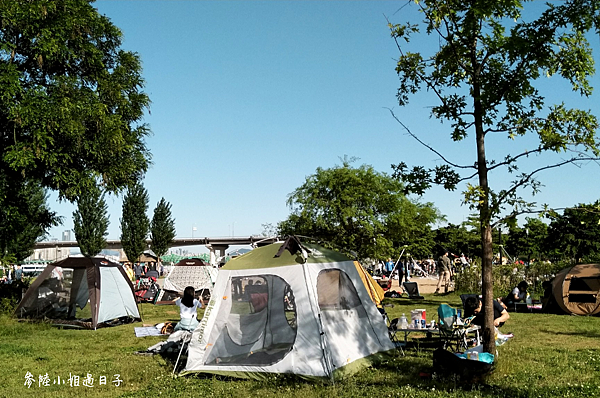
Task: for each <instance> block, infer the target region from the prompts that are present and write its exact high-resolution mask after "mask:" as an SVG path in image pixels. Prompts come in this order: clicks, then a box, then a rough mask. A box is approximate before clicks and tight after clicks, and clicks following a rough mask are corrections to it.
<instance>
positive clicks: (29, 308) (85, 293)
mask: <svg viewBox="0 0 600 398" xmlns="http://www.w3.org/2000/svg"><path fill="white" fill-rule="evenodd" d="M88 299H89V290H88V284H87V272H86V270H85V268H78V269H71V268H64V269H61V268H60V267H56V268H55V269H54V270H53V271H52V273H51V274H50V275H49V276H48V277H47V278H46V279H45V280H44V281H43V282H42V284H41V285H40V286H39V287H38V288H37V291H36V292H35V294H34V295H32V296H30V297H29V299H28V301H27V302H26V303H24V305H23V306H22V307H21V309H20V311H19V314H18V316H19V317H21V318H36V319H41V318H48V319H82V318H85V319H82V320H85V321H91V316H92V314H91V309H90V306H89V305H87V303H88Z"/></svg>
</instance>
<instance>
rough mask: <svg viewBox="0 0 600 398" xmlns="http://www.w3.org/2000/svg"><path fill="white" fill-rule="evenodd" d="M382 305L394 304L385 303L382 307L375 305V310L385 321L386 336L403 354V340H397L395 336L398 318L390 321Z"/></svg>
mask: <svg viewBox="0 0 600 398" xmlns="http://www.w3.org/2000/svg"><path fill="white" fill-rule="evenodd" d="M384 307H394V305H393V304H386V305H384V306H383V307H377V310H378V311H379V313H380V314H381V316H382V318H383V321H384V322H385V325H386V326H387V328H388V336H389V338H390V340H392V343H394V347H396V350H398V351H400V352H401V353H402V355H404V350H403V349H402V347H403V346H404V342H402V341H399V340H398V338H397V336H396V332H397V331H398V322H399V318H394V319H392V320H391V321H390V318H389V316H388V314H387V312H386V311H385V308H384Z"/></svg>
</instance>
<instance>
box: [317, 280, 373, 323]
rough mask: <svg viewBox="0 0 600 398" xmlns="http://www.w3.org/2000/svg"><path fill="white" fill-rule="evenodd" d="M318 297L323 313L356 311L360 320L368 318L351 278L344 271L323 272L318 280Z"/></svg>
mask: <svg viewBox="0 0 600 398" xmlns="http://www.w3.org/2000/svg"><path fill="white" fill-rule="evenodd" d="M317 296H318V297H319V309H320V310H321V311H331V310H333V311H349V310H353V311H356V312H357V314H358V316H359V317H360V318H364V317H366V316H367V312H366V311H365V309H364V307H363V306H362V303H361V301H360V298H359V297H358V293H356V289H355V288H354V284H353V283H352V281H351V280H350V277H349V276H348V275H347V274H346V273H345V272H343V271H340V270H337V269H332V270H323V271H321V272H320V273H319V276H318V278H317Z"/></svg>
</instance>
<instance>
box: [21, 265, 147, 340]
mask: <svg viewBox="0 0 600 398" xmlns="http://www.w3.org/2000/svg"><path fill="white" fill-rule="evenodd" d="M88 302H89V304H90V305H89V306H87V304H88ZM15 315H16V316H17V317H19V318H32V319H48V320H50V321H52V322H54V323H64V324H71V325H79V326H84V327H89V328H92V329H96V328H97V327H98V326H101V325H102V324H103V323H105V322H108V321H111V320H114V319H117V318H123V317H127V318H128V319H129V320H140V314H139V312H138V308H137V304H136V301H135V296H134V294H133V285H132V284H131V281H130V280H129V278H128V277H127V274H126V273H125V271H124V270H123V267H121V265H119V264H117V263H113V262H111V261H109V260H107V259H106V258H103V257H92V258H90V257H68V258H66V259H64V260H61V261H57V262H55V263H52V264H50V265H48V266H47V267H46V268H45V269H44V271H43V272H42V273H41V274H40V276H38V277H37V279H36V280H35V281H34V282H33V283H32V284H31V286H30V287H29V289H28V290H27V292H26V293H25V295H24V296H23V299H22V300H21V302H20V303H19V305H18V307H17V309H16V310H15ZM81 318H89V319H87V320H82V319H81Z"/></svg>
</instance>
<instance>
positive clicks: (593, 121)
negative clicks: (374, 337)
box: [390, 0, 600, 352]
mask: <svg viewBox="0 0 600 398" xmlns="http://www.w3.org/2000/svg"><path fill="white" fill-rule="evenodd" d="M414 3H415V4H417V7H418V8H419V10H420V11H421V13H422V15H423V23H422V25H421V26H419V25H414V24H400V25H392V24H390V29H391V31H392V36H393V38H394V39H395V41H396V44H397V46H398V50H399V53H400V56H399V59H398V62H397V64H396V71H397V73H398V76H399V78H400V87H399V89H398V101H399V104H400V105H402V106H407V105H408V104H409V100H410V97H411V96H412V95H414V94H415V93H417V92H420V91H421V90H423V89H427V90H428V91H429V92H430V93H432V95H433V96H434V101H436V103H437V105H434V106H433V107H432V108H431V115H432V116H433V117H434V118H437V119H439V120H441V121H449V122H450V131H449V132H450V136H451V138H452V139H453V140H454V141H461V140H463V139H465V138H467V137H469V135H471V136H473V138H474V140H473V141H474V144H475V148H476V158H475V159H473V160H474V161H473V162H467V163H465V164H459V163H456V162H453V161H452V160H451V159H450V158H449V157H446V156H444V154H442V153H441V152H439V151H438V150H436V149H435V148H433V147H432V146H430V145H428V144H426V143H425V142H424V141H423V139H421V138H419V137H417V135H416V134H415V133H413V132H412V131H411V130H410V129H409V128H408V127H407V126H406V125H405V124H403V123H402V120H401V119H400V118H398V117H397V116H395V117H396V118H397V120H398V121H399V122H400V123H401V124H402V125H403V126H404V128H405V129H406V130H407V131H408V132H409V134H411V135H412V136H413V137H414V138H416V139H417V140H419V141H420V142H421V143H422V144H423V145H425V146H426V147H427V148H428V149H429V150H432V151H433V152H435V153H436V154H437V155H438V156H440V157H441V158H442V159H443V161H444V164H442V165H439V166H437V167H434V168H425V167H423V166H416V167H413V168H412V169H409V167H408V166H407V165H406V164H405V163H403V162H401V163H399V164H397V165H395V166H393V167H394V168H395V176H396V177H398V178H399V179H401V180H402V181H404V182H405V183H406V184H407V191H412V192H416V193H422V192H423V191H424V190H425V189H427V188H429V187H430V186H431V185H432V184H441V185H443V186H444V187H446V188H448V189H454V188H455V187H456V185H457V184H458V183H460V182H463V181H464V182H466V183H467V188H466V190H465V199H464V201H465V203H467V204H469V206H470V207H471V208H472V209H474V210H477V211H478V213H479V216H480V217H479V219H480V222H481V241H482V251H483V253H482V286H483V296H484V308H485V330H484V336H487V337H490V336H493V335H494V334H493V310H492V301H493V298H494V293H493V281H492V227H493V224H494V223H498V222H502V221H503V219H506V218H513V217H514V216H515V215H517V214H522V213H525V212H530V211H532V210H533V209H534V204H533V203H530V202H528V201H526V200H524V199H523V197H522V196H521V192H522V190H523V189H524V188H529V189H531V190H532V192H533V193H535V192H537V191H538V190H539V188H540V182H539V181H538V180H537V177H538V175H539V174H540V173H541V172H542V171H544V170H549V169H553V168H556V167H559V166H562V165H565V164H569V163H575V162H579V161H583V160H589V159H596V158H597V157H598V156H599V155H600V149H599V143H598V138H597V135H596V132H597V129H598V126H599V123H598V120H597V118H596V117H595V116H594V115H593V114H592V113H591V112H590V111H587V110H581V109H576V108H570V107H569V106H567V105H566V104H565V103H563V102H561V99H560V98H557V99H554V98H551V101H552V102H556V104H551V105H547V104H546V102H547V101H546V97H545V96H544V93H543V92H542V91H540V88H539V86H538V85H536V82H537V81H538V80H539V79H540V78H542V77H543V78H548V77H553V76H560V77H562V78H564V79H565V80H566V81H567V82H568V83H569V84H570V85H571V87H572V88H573V90H574V91H575V92H577V93H580V94H581V95H584V96H589V95H590V94H591V92H592V87H591V85H590V84H589V76H590V75H591V74H593V72H594V60H593V57H592V51H591V46H590V43H589V42H588V40H587V36H586V33H587V32H588V31H589V30H591V29H593V28H597V27H598V25H599V17H598V13H599V9H600V4H599V3H598V2H597V1H595V0H566V1H564V2H561V3H560V4H559V5H552V4H545V5H543V6H541V7H539V5H540V4H539V3H538V4H536V6H538V8H536V9H534V8H533V7H529V8H528V11H529V12H528V13H527V14H525V13H523V12H522V10H523V5H524V4H525V3H526V2H525V1H521V0H509V1H506V0H486V1H476V0H471V1H464V0H421V1H415V2H414ZM537 10H541V12H539V13H538V15H537V16H535V15H534V13H535V11H537ZM525 15H527V16H525ZM421 27H424V29H425V33H426V34H427V35H434V36H435V38H436V40H435V45H433V46H432V47H430V48H427V47H423V46H420V47H419V48H418V51H412V50H413V49H412V48H411V47H410V45H411V43H410V41H411V38H412V37H413V36H414V35H415V34H418V33H419V32H420V28H421ZM554 100H555V101H554ZM490 134H495V135H498V134H505V135H506V136H507V137H508V138H509V139H511V140H518V139H519V137H521V136H524V135H528V136H531V137H535V138H536V139H537V140H536V143H535V145H534V146H532V147H529V148H526V149H525V150H522V151H516V152H514V150H510V151H509V152H507V153H506V154H505V155H504V157H502V158H499V159H492V158H489V157H488V156H489V155H488V153H487V152H486V138H488V137H489V135H490ZM530 139H531V138H530ZM528 142H530V141H529V140H528ZM547 152H555V153H562V154H563V155H564V156H563V157H562V158H560V159H558V160H556V159H554V160H549V161H548V163H547V164H545V165H542V166H539V164H538V165H534V166H531V165H530V164H529V163H527V162H526V161H527V160H528V158H531V157H534V156H535V157H538V156H539V155H541V154H544V153H547ZM523 166H525V170H524V171H521V168H522V167H523ZM529 167H530V168H529ZM500 170H502V171H504V172H508V173H513V174H514V175H515V178H514V180H513V182H512V183H511V184H510V185H509V186H506V187H495V186H494V187H492V186H491V185H490V183H489V179H488V176H489V173H491V172H494V171H500ZM491 340H492V339H491V338H486V339H485V342H484V344H485V349H486V351H487V352H493V351H494V350H495V346H494V342H493V341H491Z"/></svg>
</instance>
